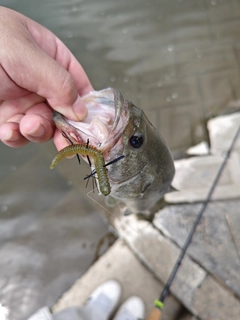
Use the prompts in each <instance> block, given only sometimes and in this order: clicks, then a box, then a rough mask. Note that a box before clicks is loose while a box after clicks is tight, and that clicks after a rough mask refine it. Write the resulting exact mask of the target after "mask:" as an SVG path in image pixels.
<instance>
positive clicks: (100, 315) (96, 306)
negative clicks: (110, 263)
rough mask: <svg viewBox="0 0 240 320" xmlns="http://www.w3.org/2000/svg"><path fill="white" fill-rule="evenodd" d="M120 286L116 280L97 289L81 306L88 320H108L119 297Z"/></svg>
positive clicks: (107, 282)
mask: <svg viewBox="0 0 240 320" xmlns="http://www.w3.org/2000/svg"><path fill="white" fill-rule="evenodd" d="M121 291H122V290H121V286H120V284H119V283H118V282H117V281H116V280H109V281H106V282H104V283H103V284H102V285H100V286H99V287H97V289H96V290H94V291H93V293H92V294H91V296H90V297H89V298H88V300H87V301H86V303H85V305H84V306H83V309H84V312H86V313H87V314H88V315H89V319H93V320H96V319H97V320H108V319H109V318H110V316H111V315H112V313H113V312H114V310H115V309H116V307H117V305H118V303H119V300H120V297H121Z"/></svg>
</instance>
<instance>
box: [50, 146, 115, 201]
mask: <svg viewBox="0 0 240 320" xmlns="http://www.w3.org/2000/svg"><path fill="white" fill-rule="evenodd" d="M78 153H79V154H81V155H83V156H90V157H92V158H93V160H94V165H95V169H96V173H97V176H98V180H99V188H100V191H101V193H102V194H103V195H104V196H107V195H108V194H109V193H110V192H111V187H110V184H109V181H108V176H107V169H106V167H105V161H104V157H103V154H102V152H101V151H99V150H97V149H96V148H94V147H91V146H86V144H73V145H71V146H67V147H65V148H63V149H62V150H60V151H59V152H58V154H57V155H56V156H55V158H54V159H53V161H52V163H51V166H50V169H53V168H54V167H55V166H56V165H57V164H58V163H59V162H60V161H61V160H62V159H64V158H66V157H68V156H72V155H75V154H78Z"/></svg>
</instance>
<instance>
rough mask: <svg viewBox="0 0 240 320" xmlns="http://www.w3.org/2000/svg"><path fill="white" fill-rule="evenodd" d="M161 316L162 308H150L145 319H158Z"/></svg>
mask: <svg viewBox="0 0 240 320" xmlns="http://www.w3.org/2000/svg"><path fill="white" fill-rule="evenodd" d="M161 316H162V310H161V309H159V308H156V307H154V308H152V310H151V311H150V313H149V315H148V316H147V318H146V320H160V319H161Z"/></svg>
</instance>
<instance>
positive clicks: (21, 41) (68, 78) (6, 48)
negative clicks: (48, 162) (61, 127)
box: [0, 7, 93, 149]
mask: <svg viewBox="0 0 240 320" xmlns="http://www.w3.org/2000/svg"><path fill="white" fill-rule="evenodd" d="M0 30H1V32H0V83H1V86H0V139H1V140H2V142H3V143H5V144H6V145H8V146H10V147H21V146H23V145H25V144H26V143H28V142H29V141H33V142H44V141H47V140H49V139H51V138H52V137H54V142H55V145H56V147H57V148H58V149H62V148H63V147H64V146H66V145H67V143H66V141H65V139H64V138H63V137H62V135H61V133H60V132H59V131H58V130H57V129H56V128H55V126H54V124H53V122H52V113H53V109H54V110H57V111H58V112H60V113H62V114H63V115H64V116H65V117H67V118H69V119H72V120H78V121H80V120H83V119H84V118H85V117H86V114H87V110H86V107H85V106H84V104H83V102H82V101H81V98H80V96H83V95H85V94H87V93H88V92H89V91H91V90H93V88H92V85H91V83H90V81H89V79H88V77H87V75H86V74H85V72H84V70H83V68H82V67H81V65H80V64H79V63H78V61H77V60H76V58H75V57H74V56H73V55H72V53H71V52H70V51H69V49H68V48H67V47H66V46H65V45H64V44H63V43H62V42H61V41H60V40H59V39H58V38H57V37H56V36H55V35H54V34H53V33H52V32H50V31H49V30H47V29H46V28H44V27H43V26H41V25H39V24H38V23H36V22H35V21H33V20H31V19H29V18H27V17H25V16H23V15H21V14H19V13H17V12H15V11H12V10H10V9H7V8H4V7H0Z"/></svg>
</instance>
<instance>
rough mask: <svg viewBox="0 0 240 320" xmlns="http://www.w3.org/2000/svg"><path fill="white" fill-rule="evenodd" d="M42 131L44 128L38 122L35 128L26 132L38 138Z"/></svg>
mask: <svg viewBox="0 0 240 320" xmlns="http://www.w3.org/2000/svg"><path fill="white" fill-rule="evenodd" d="M44 133H45V128H44V126H42V125H41V124H40V123H39V124H38V125H37V126H36V127H35V128H33V129H32V130H31V131H29V132H28V135H30V136H32V137H35V138H39V137H42V136H43V135H44Z"/></svg>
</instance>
